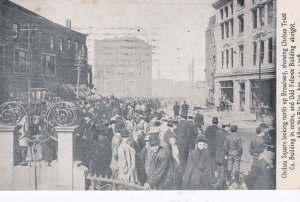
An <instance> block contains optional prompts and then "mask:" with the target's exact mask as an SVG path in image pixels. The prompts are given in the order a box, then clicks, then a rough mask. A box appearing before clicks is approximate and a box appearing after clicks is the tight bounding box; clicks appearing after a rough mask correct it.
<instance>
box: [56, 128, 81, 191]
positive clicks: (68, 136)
mask: <svg viewBox="0 0 300 202" xmlns="http://www.w3.org/2000/svg"><path fill="white" fill-rule="evenodd" d="M76 127H77V126H68V127H62V126H58V127H55V131H56V132H57V136H58V141H57V142H58V152H57V160H58V184H57V189H58V190H73V132H74V130H75V128H76Z"/></svg>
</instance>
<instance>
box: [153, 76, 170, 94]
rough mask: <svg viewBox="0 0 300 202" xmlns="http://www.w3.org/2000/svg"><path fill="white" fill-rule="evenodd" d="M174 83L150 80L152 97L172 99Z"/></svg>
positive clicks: (165, 80)
mask: <svg viewBox="0 0 300 202" xmlns="http://www.w3.org/2000/svg"><path fill="white" fill-rule="evenodd" d="M173 85H174V83H173V80H172V79H152V96H153V97H164V98H169V97H173V96H174V94H173V89H174V86H173Z"/></svg>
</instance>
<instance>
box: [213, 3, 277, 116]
mask: <svg viewBox="0 0 300 202" xmlns="http://www.w3.org/2000/svg"><path fill="white" fill-rule="evenodd" d="M213 7H214V8H215V15H216V22H215V25H214V29H213V30H214V36H215V44H216V51H215V52H216V72H215V75H214V97H215V99H214V100H215V105H216V106H219V103H220V100H221V99H225V101H226V102H227V104H226V105H227V106H226V108H227V109H229V110H233V111H244V112H247V113H250V112H255V111H256V109H257V107H258V106H259V104H260V105H261V106H268V107H269V108H271V110H272V111H273V112H275V108H276V104H275V101H276V95H275V91H276V90H275V89H276V81H275V72H276V65H275V61H276V59H275V56H276V53H275V52H276V35H275V34H276V0H252V1H247V0H218V1H216V2H215V3H214V4H213ZM260 67H261V68H260ZM259 78H261V82H259ZM259 83H260V84H259ZM259 92H260V95H259ZM259 100H260V103H259Z"/></svg>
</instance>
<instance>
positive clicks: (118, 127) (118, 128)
mask: <svg viewBox="0 0 300 202" xmlns="http://www.w3.org/2000/svg"><path fill="white" fill-rule="evenodd" d="M124 127H125V125H124V123H123V122H119V121H117V122H116V125H115V131H117V132H121V131H122V129H123V128H124Z"/></svg>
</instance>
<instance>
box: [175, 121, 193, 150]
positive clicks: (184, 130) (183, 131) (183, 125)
mask: <svg viewBox="0 0 300 202" xmlns="http://www.w3.org/2000/svg"><path fill="white" fill-rule="evenodd" d="M188 130H189V128H188V124H187V122H186V121H185V120H181V121H179V122H178V126H177V128H176V130H175V133H176V134H177V144H178V145H179V146H180V147H181V148H182V150H183V151H188V150H189V142H190V140H189V136H188Z"/></svg>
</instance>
